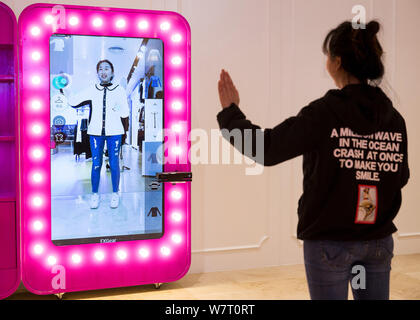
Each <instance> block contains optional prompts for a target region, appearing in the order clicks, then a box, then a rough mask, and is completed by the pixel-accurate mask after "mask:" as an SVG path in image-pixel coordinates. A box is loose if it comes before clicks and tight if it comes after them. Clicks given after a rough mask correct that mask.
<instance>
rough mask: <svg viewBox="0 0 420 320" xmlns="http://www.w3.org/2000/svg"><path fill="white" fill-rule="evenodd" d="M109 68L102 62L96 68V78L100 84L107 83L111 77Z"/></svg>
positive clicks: (111, 73) (107, 64)
mask: <svg viewBox="0 0 420 320" xmlns="http://www.w3.org/2000/svg"><path fill="white" fill-rule="evenodd" d="M113 75H114V74H113V72H112V69H111V66H110V65H109V63H107V62H102V63H101V64H100V65H99V68H98V77H99V80H100V81H101V83H108V82H110V81H111V78H112V76H113Z"/></svg>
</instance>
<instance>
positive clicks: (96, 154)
mask: <svg viewBox="0 0 420 320" xmlns="http://www.w3.org/2000/svg"><path fill="white" fill-rule="evenodd" d="M121 137H122V135H117V136H89V139H90V149H91V151H92V176H91V179H92V192H93V193H97V192H98V190H99V180H100V177H101V168H102V160H103V154H104V145H105V141H106V145H107V148H108V156H109V166H110V167H111V180H112V191H113V192H118V186H119V184H120V161H119V155H120V149H121Z"/></svg>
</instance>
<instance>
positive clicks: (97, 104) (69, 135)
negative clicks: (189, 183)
mask: <svg viewBox="0 0 420 320" xmlns="http://www.w3.org/2000/svg"><path fill="white" fill-rule="evenodd" d="M163 75H164V66H163V43H162V41H161V40H159V39H146V38H122V37H100V36H84V35H53V36H51V37H50V102H51V109H50V115H51V240H52V242H53V243H54V244H55V245H58V246H61V245H77V244H85V243H107V242H116V241H128V240H140V239H153V238H160V237H161V236H162V235H163V232H164V230H163V221H164V220H163V214H164V208H163V184H162V183H160V182H159V181H157V179H156V173H158V172H163V116H164V115H163V90H164V88H163V83H164V81H163Z"/></svg>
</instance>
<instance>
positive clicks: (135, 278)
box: [18, 4, 191, 294]
mask: <svg viewBox="0 0 420 320" xmlns="http://www.w3.org/2000/svg"><path fill="white" fill-rule="evenodd" d="M55 33H57V34H72V35H97V36H119V37H137V38H158V39H161V40H162V41H163V46H164V53H165V54H164V64H163V66H164V88H165V90H164V131H165V135H166V134H167V132H169V131H173V134H175V135H176V139H168V141H167V142H165V160H166V163H165V165H164V171H165V172H190V171H191V165H190V162H189V159H187V158H188V157H187V156H186V155H187V152H188V150H190V142H189V140H188V138H187V137H188V133H189V132H190V130H191V120H190V119H191V118H190V110H191V71H190V60H191V55H190V52H191V46H190V38H191V36H190V27H189V25H188V22H187V21H186V20H185V18H183V17H182V16H181V15H179V14H177V13H174V12H164V11H143V10H131V9H114V8H112V9H111V8H97V7H81V6H67V5H66V6H54V5H52V4H35V5H31V6H29V7H27V8H26V9H25V10H24V11H23V12H22V14H21V16H20V18H19V22H18V35H19V38H20V41H19V62H20V104H19V154H20V155H19V157H20V161H19V171H20V190H19V194H20V211H21V218H22V223H21V239H22V245H21V250H22V252H21V264H22V265H21V268H22V273H21V274H22V281H23V283H24V285H25V287H26V288H27V289H28V290H30V291H31V292H33V293H36V294H58V293H64V292H71V291H82V290H95V289H103V288H113V287H124V286H134V285H141V284H151V283H165V282H172V281H176V280H178V279H180V278H182V277H183V276H184V275H185V274H186V273H187V272H188V269H189V266H190V263H191V240H190V238H191V235H190V226H191V224H190V210H191V185H190V182H184V183H170V182H165V183H164V212H165V214H164V215H163V217H164V221H163V223H164V234H163V237H162V238H159V239H150V240H135V241H123V242H115V243H102V244H101V243H95V244H82V245H69V246H61V247H60V246H55V245H54V244H53V243H52V241H51V170H50V167H51V162H50V160H51V155H50V154H51V152H50V143H51V142H50V91H49V90H50V74H49V61H50V59H49V39H50V36H51V35H53V34H55Z"/></svg>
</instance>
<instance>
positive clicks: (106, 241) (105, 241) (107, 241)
mask: <svg viewBox="0 0 420 320" xmlns="http://www.w3.org/2000/svg"><path fill="white" fill-rule="evenodd" d="M100 242H101V243H112V242H117V239H101V240H100Z"/></svg>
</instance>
